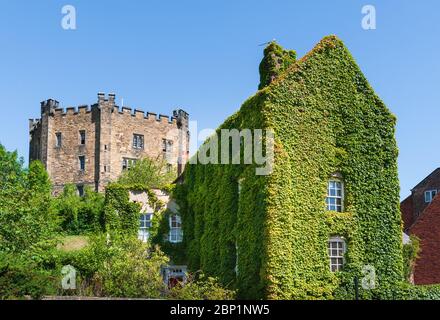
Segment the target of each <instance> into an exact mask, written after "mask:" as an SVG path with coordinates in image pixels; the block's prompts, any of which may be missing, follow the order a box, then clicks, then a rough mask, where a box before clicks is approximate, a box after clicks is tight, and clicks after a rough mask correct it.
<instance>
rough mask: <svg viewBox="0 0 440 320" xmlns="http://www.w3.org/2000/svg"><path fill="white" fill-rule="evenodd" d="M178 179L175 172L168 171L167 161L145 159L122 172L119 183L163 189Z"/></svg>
mask: <svg viewBox="0 0 440 320" xmlns="http://www.w3.org/2000/svg"><path fill="white" fill-rule="evenodd" d="M174 179H176V174H175V172H174V171H173V170H170V171H169V170H168V166H167V162H166V161H165V159H160V158H157V159H152V158H148V157H145V158H143V159H140V160H138V161H136V163H135V164H134V166H133V167H131V168H130V169H129V170H125V171H123V172H122V174H121V176H120V177H119V179H118V181H117V183H118V184H121V185H130V186H132V185H143V186H145V187H147V188H156V189H162V188H163V187H165V186H167V185H169V184H170V183H171V182H173V180H174Z"/></svg>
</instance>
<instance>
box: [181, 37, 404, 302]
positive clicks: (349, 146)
mask: <svg viewBox="0 0 440 320" xmlns="http://www.w3.org/2000/svg"><path fill="white" fill-rule="evenodd" d="M267 56H268V55H267V54H265V57H267ZM269 56H271V55H269ZM287 64H289V63H287ZM265 65H267V63H262V69H263V70H262V71H261V74H262V78H267V76H264V74H265V73H266V74H271V72H272V71H271V66H270V64H269V66H265ZM281 71H282V70H280V72H281ZM262 83H264V84H265V82H264V81H262ZM395 122H396V119H395V117H394V116H393V115H392V114H391V113H390V112H389V110H388V109H387V108H386V106H385V105H384V104H383V102H382V101H381V100H380V99H379V98H378V97H377V95H376V94H375V93H374V91H373V89H372V88H371V87H370V85H369V84H368V82H367V80H366V79H365V77H364V76H363V74H362V72H361V71H360V69H359V67H358V66H357V65H356V63H355V61H354V60H353V58H352V56H351V54H350V53H349V52H348V50H347V49H346V48H345V46H344V45H343V43H342V42H341V41H340V40H338V39H337V38H336V37H333V36H331V37H326V38H324V39H323V40H322V41H321V42H320V43H319V44H318V45H317V46H316V47H315V48H314V49H313V50H312V51H311V52H310V53H309V54H307V55H306V56H305V57H304V58H302V59H300V60H298V61H296V62H294V63H292V64H291V65H290V66H288V67H287V66H286V71H285V72H283V73H279V75H278V76H277V77H276V79H275V80H273V81H272V82H271V83H270V85H268V86H265V87H264V88H263V89H262V90H260V91H259V92H258V93H257V94H256V95H255V96H253V97H251V98H250V99H248V100H247V101H246V102H245V103H244V104H243V105H242V107H241V109H240V110H239V111H238V112H237V113H236V114H234V115H232V116H231V117H229V118H228V119H227V120H226V121H225V122H224V124H223V125H222V126H221V127H220V128H219V129H221V128H237V129H240V128H249V129H254V128H263V129H272V130H273V131H274V133H275V164H274V170H273V173H272V174H271V175H269V176H256V175H255V167H256V164H252V165H212V164H207V165H202V164H195V165H188V166H187V168H186V170H185V173H184V175H185V176H184V181H185V182H184V184H183V186H182V187H181V189H182V190H183V191H182V192H181V195H179V194H177V196H176V199H178V203H179V206H180V208H181V214H182V217H183V228H184V235H185V236H184V245H185V252H186V253H187V254H186V259H187V261H188V266H189V267H190V269H191V270H203V271H204V272H205V273H206V274H207V275H208V276H218V277H219V279H220V281H221V283H222V284H224V285H225V284H228V283H231V282H232V283H235V286H236V288H237V289H238V296H239V297H241V298H270V299H332V298H335V297H338V298H342V297H343V296H342V294H343V293H344V297H346V298H352V297H354V292H353V290H352V287H353V279H354V277H355V276H356V275H357V276H361V275H362V267H363V266H364V265H371V266H374V268H375V270H376V274H377V276H378V283H379V286H378V288H377V289H376V290H372V291H370V292H368V293H366V297H368V298H380V297H386V296H387V295H388V294H390V292H391V291H390V289H389V288H394V287H395V286H397V285H398V284H400V282H401V281H402V279H403V277H402V270H403V266H402V244H401V222H400V212H399V182H398V176H397V161H396V160H397V153H398V151H397V146H396V141H395V137H394V133H395ZM217 132H218V131H217ZM205 144H206V143H205ZM242 151H243V150H242ZM334 173H340V174H341V175H342V177H343V180H344V183H345V194H346V197H345V204H344V207H345V212H343V213H333V212H327V211H326V210H325V195H326V191H327V183H328V180H329V178H330V177H331V176H332V174H334ZM239 180H241V181H242V182H241V192H240V194H238V181H239ZM333 235H340V236H343V237H345V238H346V241H347V244H348V251H347V254H346V262H347V264H346V268H345V269H344V271H343V272H337V273H332V272H330V270H329V265H328V264H329V257H328V251H327V250H328V249H327V242H328V239H329V237H330V236H333ZM236 248H238V252H236V251H237V250H236ZM237 257H238V260H237ZM236 264H237V266H238V274H237V275H236V274H235V272H234V268H235V266H236Z"/></svg>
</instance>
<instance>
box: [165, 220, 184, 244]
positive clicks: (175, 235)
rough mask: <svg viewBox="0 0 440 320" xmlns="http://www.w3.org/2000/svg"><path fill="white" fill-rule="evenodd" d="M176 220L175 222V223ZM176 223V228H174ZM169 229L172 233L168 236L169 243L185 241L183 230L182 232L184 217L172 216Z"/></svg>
mask: <svg viewBox="0 0 440 320" xmlns="http://www.w3.org/2000/svg"><path fill="white" fill-rule="evenodd" d="M173 218H175V221H173ZM173 223H176V226H173ZM169 227H170V231H169V234H168V241H169V242H171V243H180V242H182V241H183V230H182V217H181V216H180V215H178V214H172V215H170V217H169Z"/></svg>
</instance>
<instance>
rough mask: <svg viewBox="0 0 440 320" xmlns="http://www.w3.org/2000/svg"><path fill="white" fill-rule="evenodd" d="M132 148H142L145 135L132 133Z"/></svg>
mask: <svg viewBox="0 0 440 320" xmlns="http://www.w3.org/2000/svg"><path fill="white" fill-rule="evenodd" d="M132 143H133V149H136V150H144V147H145V137H144V135H143V134H138V133H133V141H132Z"/></svg>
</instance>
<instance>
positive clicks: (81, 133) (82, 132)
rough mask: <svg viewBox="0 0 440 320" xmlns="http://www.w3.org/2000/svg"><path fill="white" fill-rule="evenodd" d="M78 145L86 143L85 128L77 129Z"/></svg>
mask: <svg viewBox="0 0 440 320" xmlns="http://www.w3.org/2000/svg"><path fill="white" fill-rule="evenodd" d="M83 142H84V143H83ZM79 145H80V146H85V145H86V130H79Z"/></svg>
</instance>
